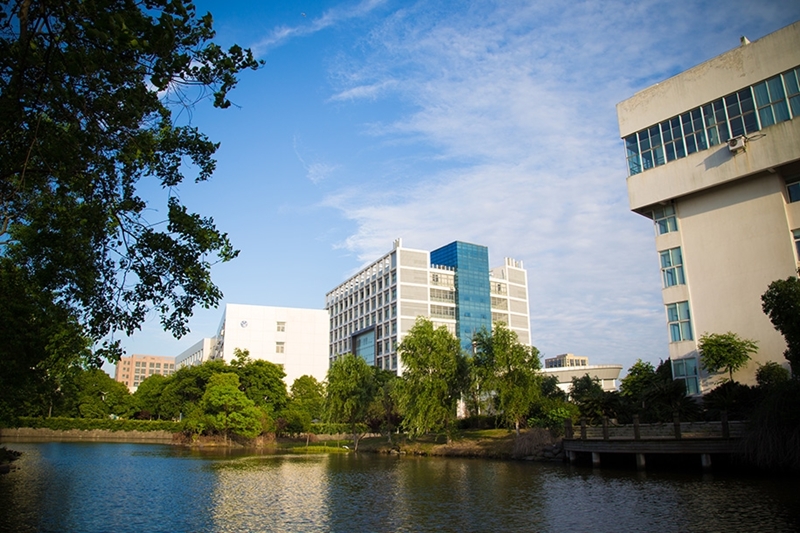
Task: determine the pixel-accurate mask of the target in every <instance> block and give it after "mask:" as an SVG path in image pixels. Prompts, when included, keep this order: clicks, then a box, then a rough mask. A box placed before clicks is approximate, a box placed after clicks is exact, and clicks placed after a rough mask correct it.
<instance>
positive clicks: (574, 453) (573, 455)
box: [567, 452, 578, 465]
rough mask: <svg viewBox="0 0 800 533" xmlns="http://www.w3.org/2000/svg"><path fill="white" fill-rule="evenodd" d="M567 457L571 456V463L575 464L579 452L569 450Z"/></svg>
mask: <svg viewBox="0 0 800 533" xmlns="http://www.w3.org/2000/svg"><path fill="white" fill-rule="evenodd" d="M567 457H569V464H571V465H574V464H575V461H576V459H577V458H578V454H577V453H576V452H567Z"/></svg>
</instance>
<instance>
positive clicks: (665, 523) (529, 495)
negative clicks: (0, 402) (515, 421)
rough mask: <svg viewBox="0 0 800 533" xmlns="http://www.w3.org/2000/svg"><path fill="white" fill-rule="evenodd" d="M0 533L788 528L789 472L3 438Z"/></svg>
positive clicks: (791, 520)
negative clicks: (14, 465) (7, 462)
mask: <svg viewBox="0 0 800 533" xmlns="http://www.w3.org/2000/svg"><path fill="white" fill-rule="evenodd" d="M13 447H14V448H16V449H20V450H22V451H24V452H25V455H24V456H23V458H22V459H21V460H20V461H19V468H18V469H17V470H15V471H13V472H12V473H11V474H8V475H4V476H0V502H2V505H0V531H87V532H93V531H120V532H124V531H137V532H138V531H220V532H238V531H309V532H313V531H333V532H344V531H347V532H351V531H408V532H411V531H415V532H416V531H442V532H449V531H512V530H513V531H594V532H603V531H700V532H703V531H709V532H710V531H749V530H753V529H758V530H763V531H797V530H800V505H799V504H800V499H798V491H797V489H798V486H797V485H798V484H797V482H796V481H794V480H789V479H782V480H774V479H757V478H756V479H747V478H739V477H719V476H703V475H700V474H696V475H695V474H692V473H688V474H672V473H664V472H656V473H650V472H648V473H647V474H637V473H636V472H625V471H612V470H592V469H582V468H570V467H567V466H564V465H560V464H558V465H542V464H535V463H518V462H500V461H481V460H462V459H433V458H412V457H402V458H400V457H384V456H376V455H364V454H362V455H358V456H355V455H330V456H329V455H308V456H296V455H247V454H242V453H227V454H223V455H219V454H214V453H211V454H209V453H198V452H193V451H187V450H183V449H180V448H172V447H169V446H156V445H134V444H97V443H93V444H78V443H39V444H14V445H13Z"/></svg>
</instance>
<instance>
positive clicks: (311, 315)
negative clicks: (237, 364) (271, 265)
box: [179, 304, 328, 387]
mask: <svg viewBox="0 0 800 533" xmlns="http://www.w3.org/2000/svg"><path fill="white" fill-rule="evenodd" d="M202 342H205V340H204V341H202ZM200 344H201V343H198V344H196V345H195V346H194V347H193V348H195V347H199V346H200ZM204 346H205V345H204ZM209 347H210V354H209V355H208V356H207V357H205V359H207V360H223V361H226V362H228V363H230V362H231V361H232V360H233V359H234V355H233V351H234V349H236V348H238V349H240V350H248V351H249V352H250V358H251V359H263V360H265V361H269V362H271V363H275V364H276V365H280V366H281V367H283V371H284V372H286V378H285V382H286V385H287V387H290V386H291V385H292V383H294V380H296V379H297V378H299V377H300V376H303V375H309V376H312V377H314V378H316V379H317V380H319V381H323V380H324V379H325V377H326V375H327V373H328V312H327V311H325V310H322V309H296V308H291V307H267V306H262V305H240V304H227V305H226V306H225V312H224V314H223V315H222V320H221V321H220V325H219V330H218V331H217V336H216V338H215V342H214V343H213V346H209ZM201 348H203V349H204V347H201ZM201 351H202V350H195V351H194V352H192V349H191V348H190V349H189V350H187V351H186V352H184V354H187V359H185V360H188V358H189V357H191V356H192V355H193V354H194V356H195V357H197V358H199V360H203V358H204V355H199V356H198V355H196V354H197V353H198V352H201ZM179 362H180V361H179ZM186 364H189V363H186Z"/></svg>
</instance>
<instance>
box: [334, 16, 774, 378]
mask: <svg viewBox="0 0 800 533" xmlns="http://www.w3.org/2000/svg"><path fill="white" fill-rule="evenodd" d="M736 4H737V6H739V7H742V9H744V10H745V11H747V12H748V13H750V14H751V15H753V17H754V18H753V19H751V21H753V20H755V21H757V23H756V22H752V26H753V27H759V28H761V27H770V25H773V26H774V25H775V21H774V16H779V15H777V14H775V13H774V12H771V11H770V10H769V9H767V10H765V11H764V12H760V13H757V12H754V11H753V10H752V9H751V8H750V7H748V5H747V4H746V3H745V2H738V3H736ZM723 6H727V7H725V8H724V9H720V8H721V7H723ZM737 9H738V8H737V7H735V6H734V7H733V8H731V7H730V6H729V5H728V3H725V4H722V3H721V2H717V3H711V4H698V5H696V6H694V7H692V8H689V7H688V6H687V5H686V4H674V3H667V2H656V1H649V2H648V1H644V2H626V1H617V2H603V3H599V2H578V3H571V4H566V3H563V2H536V3H529V2H502V3H498V4H496V5H488V4H481V5H479V6H477V7H476V6H470V7H464V6H463V5H462V4H460V3H453V4H450V3H446V4H440V3H432V2H420V3H418V4H416V5H414V6H412V7H407V8H403V9H399V10H397V11H395V12H394V13H393V14H392V15H391V16H390V17H388V18H387V19H385V21H384V22H383V24H382V25H381V26H379V27H376V28H375V29H374V30H373V31H372V32H371V33H370V35H369V38H368V40H367V42H365V43H363V47H364V48H365V49H367V53H366V54H365V57H363V58H361V57H359V58H357V57H352V56H351V57H347V58H345V59H344V60H341V61H338V62H337V64H336V67H337V68H340V69H346V70H340V71H336V72H333V73H332V75H331V77H332V80H334V82H335V84H336V88H335V91H336V92H335V95H334V96H333V97H331V100H337V101H341V100H355V99H356V98H360V97H369V98H375V97H376V95H377V96H384V95H386V94H387V92H388V93H392V96H394V97H397V98H399V99H401V100H402V101H404V102H406V103H408V104H409V105H410V106H411V107H412V108H413V109H414V111H413V112H411V113H410V114H406V115H405V116H403V117H401V118H400V119H399V120H396V121H394V122H392V123H379V124H372V125H371V127H370V129H369V131H370V133H371V134H372V135H376V136H379V137H380V139H381V140H382V141H384V142H387V143H392V142H396V141H397V140H398V139H400V138H407V139H413V140H416V141H419V142H420V143H421V144H420V145H422V144H423V143H424V145H425V146H426V147H430V146H433V147H434V148H435V149H436V154H435V158H436V159H438V160H439V161H447V162H449V164H450V165H451V168H449V169H445V170H441V169H438V170H436V171H431V170H428V169H426V168H424V166H423V165H422V164H420V165H418V166H416V167H415V168H413V169H411V170H410V171H409V174H408V178H407V179H406V180H405V181H404V182H403V183H402V184H401V186H398V184H397V183H391V184H388V183H386V182H385V181H382V180H380V179H379V178H378V179H376V177H375V176H374V175H370V181H369V185H363V186H360V187H359V188H358V189H357V190H356V189H353V190H345V191H338V192H336V193H335V194H332V195H331V196H330V197H329V198H328V200H327V205H329V206H333V207H336V208H339V209H341V211H342V213H343V214H344V216H345V217H347V218H348V219H350V220H352V221H355V222H356V223H357V225H358V230H357V231H356V232H355V233H354V234H352V235H350V236H349V237H348V238H347V239H346V240H345V241H344V242H342V243H340V245H341V246H343V247H345V248H347V249H349V250H350V251H352V252H354V253H356V254H357V255H358V256H359V257H360V258H361V259H362V260H365V261H366V260H371V259H374V258H375V257H377V256H378V255H380V254H381V253H384V252H385V251H386V250H387V249H389V247H390V246H391V242H392V240H393V239H394V238H396V237H398V236H402V237H403V238H404V244H405V245H406V246H410V247H417V248H422V249H433V248H434V247H438V246H441V245H443V244H446V243H448V242H450V241H452V240H456V239H457V240H466V241H472V242H476V243H481V244H486V245H488V246H489V248H490V253H491V254H492V259H491V261H492V263H493V264H499V263H500V261H501V258H502V257H503V256H511V257H515V258H517V259H523V260H524V261H525V266H526V268H527V269H528V275H529V284H530V287H531V290H530V293H531V294H530V296H531V315H532V333H533V340H534V343H535V344H536V345H537V346H539V347H540V348H541V349H543V351H544V352H545V353H547V354H548V355H555V354H556V353H561V352H566V351H572V352H576V353H580V354H582V355H587V356H589V357H590V358H593V362H596V363H613V362H620V363H622V364H624V365H625V366H626V368H627V367H628V366H630V364H632V363H633V362H634V361H635V359H636V358H638V357H642V358H644V359H649V360H651V361H655V362H657V361H658V359H659V358H662V357H666V352H667V350H666V326H665V324H664V317H663V312H662V306H661V299H660V290H659V279H658V276H659V274H658V263H657V260H656V256H655V251H654V245H653V234H652V229H651V227H650V224H649V222H648V221H647V220H646V219H644V218H642V217H639V216H638V215H634V214H632V213H630V211H629V209H628V203H627V193H626V189H625V169H624V159H623V157H624V156H623V152H622V145H621V141H620V140H619V138H618V129H617V124H616V114H615V107H614V106H615V104H616V103H617V102H618V101H621V100H623V99H625V98H627V97H628V96H630V95H632V94H633V93H634V92H635V91H636V90H639V89H641V88H643V87H645V86H647V85H649V84H651V83H654V82H656V81H658V80H660V79H664V78H666V77H668V76H670V75H673V74H674V73H677V72H679V71H680V70H683V69H685V68H688V67H690V66H692V65H693V64H696V63H699V62H701V61H703V60H705V59H707V58H709V57H711V56H713V55H715V54H718V53H721V52H722V51H724V50H725V49H729V48H732V47H734V46H736V44H737V39H738V35H739V33H740V32H741V31H743V29H744V28H743V27H742V23H741V22H740V21H738V16H736V15H735V14H734V13H736V11H737ZM770 13H772V15H770ZM770 16H772V17H773V18H770ZM725 24H728V26H729V28H730V29H728V30H727V31H726V32H725V33H724V38H723V39H721V38H720V37H719V36H715V35H713V34H711V33H712V32H709V31H708V28H709V27H712V28H713V27H725ZM758 24H760V26H758ZM772 29H776V28H775V27H773V28H772ZM693 41H698V42H701V43H703V44H704V45H705V48H704V49H702V50H698V49H697V48H696V47H695V46H694V44H693ZM365 183H366V182H365ZM387 189H388V190H387Z"/></svg>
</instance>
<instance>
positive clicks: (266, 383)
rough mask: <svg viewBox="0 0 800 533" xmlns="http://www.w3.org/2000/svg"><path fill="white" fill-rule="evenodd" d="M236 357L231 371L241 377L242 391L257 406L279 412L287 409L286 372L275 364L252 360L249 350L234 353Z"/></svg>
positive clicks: (237, 350) (235, 350)
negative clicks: (284, 379)
mask: <svg viewBox="0 0 800 533" xmlns="http://www.w3.org/2000/svg"><path fill="white" fill-rule="evenodd" d="M233 353H234V356H235V357H236V358H235V359H234V360H233V361H232V362H231V369H230V370H231V371H233V372H235V373H236V375H238V376H239V382H240V384H241V385H240V389H241V390H242V391H244V393H245V395H247V397H248V398H250V399H251V400H252V401H253V403H255V405H256V406H258V407H260V408H262V409H267V410H268V411H270V412H277V411H280V410H281V409H283V408H284V407H286V404H287V403H288V402H289V396H288V395H287V394H286V383H285V382H284V381H283V378H285V377H286V372H284V371H283V369H282V368H281V367H279V366H278V365H276V364H275V363H270V362H269V361H264V360H261V359H257V360H254V361H251V360H250V352H249V351H248V350H239V349H238V348H236V349H234V351H233Z"/></svg>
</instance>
